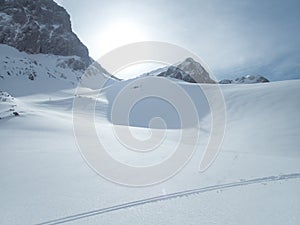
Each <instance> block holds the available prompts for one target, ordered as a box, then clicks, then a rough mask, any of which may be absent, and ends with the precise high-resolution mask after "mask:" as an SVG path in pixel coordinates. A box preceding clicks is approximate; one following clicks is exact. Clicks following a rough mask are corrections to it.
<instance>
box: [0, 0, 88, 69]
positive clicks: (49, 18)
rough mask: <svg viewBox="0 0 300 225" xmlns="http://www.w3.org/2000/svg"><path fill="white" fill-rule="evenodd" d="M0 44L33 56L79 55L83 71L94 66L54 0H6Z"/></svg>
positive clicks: (0, 19)
mask: <svg viewBox="0 0 300 225" xmlns="http://www.w3.org/2000/svg"><path fill="white" fill-rule="evenodd" d="M0 43H2V44H7V45H10V46H12V47H15V48H16V49H18V50H20V51H25V52H27V53H31V54H39V53H42V54H53V55H61V56H73V55H76V56H79V57H80V59H81V60H80V62H81V64H82V65H79V63H77V64H78V65H77V67H78V68H81V69H85V68H86V67H87V66H88V65H90V64H91V63H92V60H91V59H90V57H89V53H88V49H87V47H86V46H85V45H84V44H82V42H81V41H80V40H79V38H78V37H77V36H76V34H74V33H73V32H72V28H71V22H70V16H69V14H68V13H67V11H66V10H65V9H64V8H63V7H61V6H59V5H58V4H57V3H55V2H54V1H52V0H50V1H49V0H47V1H44V0H35V1H28V0H2V1H1V2H0Z"/></svg>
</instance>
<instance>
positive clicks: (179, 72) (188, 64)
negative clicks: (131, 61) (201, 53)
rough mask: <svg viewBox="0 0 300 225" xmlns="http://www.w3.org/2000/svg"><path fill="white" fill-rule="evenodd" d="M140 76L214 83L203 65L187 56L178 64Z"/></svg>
mask: <svg viewBox="0 0 300 225" xmlns="http://www.w3.org/2000/svg"><path fill="white" fill-rule="evenodd" d="M142 76H159V77H170V78H174V79H178V80H183V81H186V82H190V83H212V84H213V83H216V82H215V81H214V80H212V79H211V78H210V77H209V74H208V72H207V71H206V70H205V69H204V68H203V66H202V65H201V64H200V63H198V62H196V61H195V60H194V59H192V58H187V59H185V60H184V61H183V62H181V63H179V64H178V65H173V66H169V67H164V68H160V69H157V70H154V71H151V72H149V73H146V74H143V75H142Z"/></svg>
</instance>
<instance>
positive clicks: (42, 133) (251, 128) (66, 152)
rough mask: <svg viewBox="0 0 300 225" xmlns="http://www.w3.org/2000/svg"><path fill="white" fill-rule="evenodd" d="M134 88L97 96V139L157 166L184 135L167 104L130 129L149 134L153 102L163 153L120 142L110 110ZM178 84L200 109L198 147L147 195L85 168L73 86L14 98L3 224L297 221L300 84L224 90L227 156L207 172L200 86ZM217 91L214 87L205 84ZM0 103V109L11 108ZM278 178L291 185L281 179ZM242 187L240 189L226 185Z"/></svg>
mask: <svg viewBox="0 0 300 225" xmlns="http://www.w3.org/2000/svg"><path fill="white" fill-rule="evenodd" d="M160 79H165V78H160ZM1 82H2V81H1ZM129 82H130V81H121V82H117V83H115V84H113V85H111V86H109V87H106V88H105V90H104V92H103V94H102V95H101V96H99V98H98V99H97V104H96V119H95V125H96V128H97V132H98V135H99V136H100V137H102V139H101V140H103V142H104V145H106V146H107V148H108V149H110V150H111V152H110V153H111V154H112V155H113V156H114V157H116V158H117V159H118V160H120V161H123V162H126V163H130V164H136V165H138V164H139V163H140V162H149V163H153V162H159V161H160V160H163V159H165V158H166V157H168V155H169V154H171V153H172V150H173V149H174V146H175V145H176V143H177V142H176V141H177V137H178V135H179V133H180V129H178V121H177V117H176V114H174V113H173V109H172V108H171V107H168V106H165V105H163V104H164V103H163V102H160V101H156V100H152V101H151V100H149V101H145V102H142V103H141V104H143V105H142V107H138V105H137V107H136V108H135V109H134V110H133V111H132V113H133V114H134V116H132V117H131V122H132V127H131V130H132V132H136V133H140V134H143V133H145V134H146V133H147V132H148V130H147V129H146V128H145V125H146V124H147V122H148V121H147V120H148V119H149V117H150V116H152V115H154V114H155V113H156V112H157V111H156V109H155V108H154V107H151V106H152V104H155V105H156V107H157V108H158V107H161V108H162V109H164V110H162V111H161V112H160V113H166V114H167V116H169V117H167V119H166V121H167V123H169V125H171V126H172V125H173V127H172V128H171V129H169V130H167V138H166V140H165V142H164V143H163V144H162V145H161V146H160V148H159V149H158V150H157V152H151V153H149V155H147V156H145V155H142V156H137V155H138V153H128V152H126V151H124V147H123V146H122V145H121V144H120V143H118V142H117V140H116V139H115V137H114V135H113V131H112V123H111V121H110V118H109V115H107V112H109V108H110V106H111V104H112V101H113V100H114V96H116V94H117V93H118V92H119V91H120V90H121V89H122V88H123V87H124V86H125V85H127V84H128V83H129ZM178 84H179V85H180V86H181V87H182V88H183V89H184V90H186V91H187V93H189V95H190V96H191V98H192V99H193V100H194V102H195V104H196V107H197V109H198V111H199V113H198V116H199V118H200V120H201V127H200V128H199V129H200V130H201V135H200V136H201V138H200V141H199V148H198V150H197V151H196V152H195V154H194V155H193V158H192V159H191V161H190V162H189V163H188V164H187V166H185V167H184V169H183V170H182V171H180V172H179V173H178V174H177V175H176V176H174V177H173V178H171V179H169V180H168V181H166V182H164V183H161V184H158V185H155V186H150V187H144V188H132V187H125V186H121V185H117V184H114V183H111V182H109V181H107V180H105V179H103V178H102V177H100V176H98V175H97V174H96V173H95V172H94V171H93V170H92V169H91V168H90V167H89V166H88V165H87V163H86V162H85V161H84V159H83V158H82V156H81V154H80V151H79V150H78V148H77V145H76V140H75V137H74V133H73V124H72V103H73V95H74V90H73V89H72V88H71V89H63V90H59V91H57V90H55V91H53V90H52V89H51V87H50V88H49V89H47V88H48V86H47V85H46V84H45V83H44V84H42V83H39V85H43V86H41V87H38V88H40V91H39V92H38V93H32V94H29V93H24V94H22V93H21V92H18V96H17V98H15V99H14V101H16V102H17V105H18V106H20V107H21V110H22V112H21V113H20V116H14V117H12V116H9V117H5V118H3V119H1V120H0V137H1V139H0V141H1V148H0V160H1V163H0V177H1V179H0V224H6V225H9V224H60V223H62V222H68V223H69V224H178V225H181V224H249V225H250V224H251V225H253V224H272V225H273V224H278V225H281V224H299V223H300V215H299V211H300V195H299V190H300V179H299V174H300V167H299V165H300V151H299V146H300V139H299V134H300V120H299V115H300V102H299V99H300V92H299V88H300V81H299V80H292V81H283V82H275V83H267V84H253V85H234V84H233V85H222V86H221V89H222V91H223V94H224V98H225V102H226V107H227V122H226V133H225V137H224V141H223V145H222V148H221V151H220V154H219V155H218V157H217V159H216V160H215V162H214V163H213V164H212V166H211V167H209V169H208V170H207V171H205V172H204V173H199V172H198V167H199V162H200V159H201V155H202V153H203V149H204V148H205V146H206V144H207V140H208V138H209V129H210V119H211V118H210V112H209V108H208V105H207V102H206V100H205V98H204V97H203V95H201V93H199V92H198V91H197V90H199V88H198V84H189V83H185V82H178ZM146 85H147V84H145V83H143V79H141V80H140V85H138V86H135V87H134V88H132V89H131V90H132V92H143V90H144V89H143V88H145V86H146ZM212 85H216V84H202V85H201V87H202V88H204V89H205V88H206V89H209V88H211V87H212ZM0 87H1V89H2V90H3V91H8V92H9V91H13V90H12V86H8V87H9V88H8V89H9V90H7V89H6V83H0ZM170 91H172V90H170ZM93 92H95V90H90V89H85V90H84V92H82V93H81V94H80V95H81V96H82V98H89V96H90V95H92V93H93ZM10 94H13V93H10ZM13 97H14V96H13ZM0 104H1V108H0V109H1V110H2V108H3V107H6V106H3V105H4V104H6V103H3V102H0ZM11 104H14V103H11ZM121 125H122V124H121ZM183 129H188V128H183ZM187 147H188V145H187ZM293 174H296V175H293ZM284 175H287V176H286V179H285V176H284ZM273 176H275V178H274V179H267V178H268V177H273ZM280 176H282V177H283V178H284V179H276V177H280ZM257 178H259V179H258V180H256V182H253V183H251V184H249V185H245V182H246V181H247V180H253V179H257ZM235 182H238V184H241V185H235V186H232V187H227V188H226V186H224V185H223V184H230V183H235ZM239 182H240V183H239ZM216 185H219V186H217V188H209V187H214V186H216ZM206 187H208V189H210V190H209V191H202V192H201V191H199V192H194V193H193V194H186V195H184V194H183V195H179V196H178V197H176V198H170V199H169V198H167V199H165V200H163V199H161V200H158V201H150V202H147V203H146V204H140V205H133V206H132V207H119V208H118V207H115V208H118V209H117V210H114V211H109V210H107V211H106V212H104V213H97V210H99V209H103V208H107V207H114V206H117V205H120V204H124V203H127V202H132V201H136V200H141V199H147V198H152V197H155V196H164V195H168V194H172V193H175V192H181V191H185V190H191V189H195V188H196V189H199V188H200V189H201V188H202V189H203V190H205V188H206ZM206 189H207V188H206ZM94 210H96V211H94ZM93 212H94V213H93ZM51 221H52V222H51Z"/></svg>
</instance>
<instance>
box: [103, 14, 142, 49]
mask: <svg viewBox="0 0 300 225" xmlns="http://www.w3.org/2000/svg"><path fill="white" fill-rule="evenodd" d="M101 30H102V31H103V32H101V34H99V35H98V37H99V39H98V41H99V43H101V46H99V48H100V49H101V52H102V53H106V52H109V51H111V50H113V49H115V48H117V47H120V46H123V45H126V44H130V43H133V42H138V41H145V40H147V35H146V32H145V31H144V30H143V28H142V26H141V25H139V24H138V23H136V22H134V21H129V20H125V19H124V20H120V21H114V22H111V23H109V24H108V25H107V26H106V27H105V29H101Z"/></svg>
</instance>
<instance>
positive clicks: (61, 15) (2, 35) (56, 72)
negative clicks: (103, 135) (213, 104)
mask: <svg viewBox="0 0 300 225" xmlns="http://www.w3.org/2000/svg"><path fill="white" fill-rule="evenodd" d="M0 44H2V45H0V50H1V52H0V79H2V81H1V87H0V88H3V87H6V89H8V90H9V89H13V86H15V83H14V79H16V78H18V79H21V80H23V81H22V82H23V83H26V85H27V88H29V89H32V84H31V85H29V83H28V82H33V81H36V82H37V81H38V82H40V81H41V80H45V82H50V83H51V82H52V80H53V79H55V80H56V81H55V82H54V83H56V84H55V85H56V86H61V85H62V84H60V83H61V81H63V83H66V81H67V83H68V85H70V84H71V85H72V86H75V85H76V84H77V82H78V81H80V78H81V76H82V74H83V73H84V72H85V70H86V69H87V68H88V67H89V66H90V65H92V67H93V68H92V70H91V71H93V74H94V75H96V76H95V77H94V78H93V79H91V81H90V82H89V85H90V87H95V88H96V87H97V79H102V78H103V76H106V77H110V79H111V81H112V82H114V81H117V80H118V79H117V78H115V77H113V76H112V75H111V74H109V73H108V72H107V71H106V70H105V69H104V68H102V67H101V65H99V64H98V63H96V62H95V61H94V60H93V59H92V58H91V57H90V56H89V52H88V49H87V47H86V46H85V45H84V44H83V43H82V42H81V41H80V40H79V38H78V37H77V36H76V34H75V33H74V32H73V31H72V29H71V22H70V16H69V14H68V13H67V11H66V10H65V9H64V8H63V7H61V6H59V5H58V4H57V3H55V2H54V1H52V0H47V1H44V0H36V1H28V0H0ZM7 45H8V46H7ZM9 46H10V47H9ZM97 75H99V76H97ZM142 76H159V77H167V78H172V79H178V80H183V81H186V82H190V83H209V84H214V83H220V84H232V83H234V84H239V83H260V82H268V80H267V79H266V78H264V77H262V76H245V77H240V78H237V79H235V80H221V81H219V82H218V81H215V80H213V79H212V78H211V77H210V75H209V73H208V72H207V70H205V68H204V67H203V66H202V65H201V64H200V63H199V62H196V61H195V60H194V59H192V58H187V59H185V60H184V61H182V62H181V63H178V64H176V65H172V66H168V67H163V68H160V69H157V70H154V71H150V72H148V73H145V74H143V75H142ZM101 77H102V78H101ZM58 81H59V82H60V83H58V84H57V82H58ZM50 83H49V84H50ZM26 85H25V86H24V87H22V89H23V90H24V89H25V87H26ZM53 85H54V84H53ZM35 86H37V85H35ZM9 87H11V88H9ZM33 89H34V88H33ZM52 89H53V90H55V88H52ZM28 91H29V92H31V91H32V90H28ZM12 94H15V93H12Z"/></svg>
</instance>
